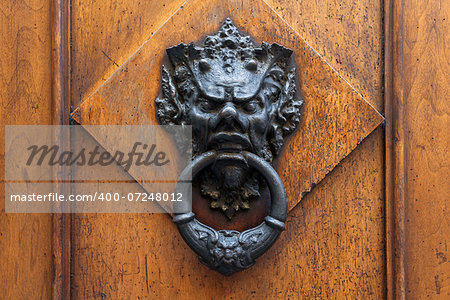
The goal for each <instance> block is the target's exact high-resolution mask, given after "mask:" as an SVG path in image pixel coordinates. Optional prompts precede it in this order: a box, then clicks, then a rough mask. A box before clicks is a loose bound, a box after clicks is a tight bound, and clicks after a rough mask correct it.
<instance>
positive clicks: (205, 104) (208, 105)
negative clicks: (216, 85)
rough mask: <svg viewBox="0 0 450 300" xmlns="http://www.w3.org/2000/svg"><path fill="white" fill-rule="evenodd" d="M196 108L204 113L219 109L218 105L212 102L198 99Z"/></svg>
mask: <svg viewBox="0 0 450 300" xmlns="http://www.w3.org/2000/svg"><path fill="white" fill-rule="evenodd" d="M197 107H198V108H199V109H200V110H201V111H202V112H204V113H210V112H212V111H214V110H216V109H218V108H219V103H217V102H215V101H212V100H208V99H203V98H200V99H198V102H197Z"/></svg>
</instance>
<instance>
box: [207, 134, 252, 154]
mask: <svg viewBox="0 0 450 300" xmlns="http://www.w3.org/2000/svg"><path fill="white" fill-rule="evenodd" d="M227 143H228V144H235V145H236V144H237V145H241V146H242V147H243V148H244V149H249V150H253V144H252V143H251V142H250V139H249V138H248V136H247V135H245V134H242V133H238V132H218V133H215V134H213V135H211V136H210V137H209V139H208V143H207V144H208V146H216V145H221V144H227Z"/></svg>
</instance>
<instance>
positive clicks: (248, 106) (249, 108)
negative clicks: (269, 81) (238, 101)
mask: <svg viewBox="0 0 450 300" xmlns="http://www.w3.org/2000/svg"><path fill="white" fill-rule="evenodd" d="M242 108H243V109H244V111H245V112H246V113H255V112H256V110H257V109H258V108H259V104H258V101H256V100H250V101H248V102H245V103H244V105H243V107H242Z"/></svg>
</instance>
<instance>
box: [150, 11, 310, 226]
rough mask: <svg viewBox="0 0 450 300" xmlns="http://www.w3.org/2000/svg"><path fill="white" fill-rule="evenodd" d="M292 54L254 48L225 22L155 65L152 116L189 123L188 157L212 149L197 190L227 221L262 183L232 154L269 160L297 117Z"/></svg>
mask: <svg viewBox="0 0 450 300" xmlns="http://www.w3.org/2000/svg"><path fill="white" fill-rule="evenodd" d="M291 54H292V51H291V50H289V49H287V48H284V47H283V46H280V45H278V44H271V45H269V44H267V43H262V44H261V45H260V46H256V45H255V44H254V42H253V41H252V40H251V39H250V37H249V36H246V35H243V34H241V33H240V32H239V31H238V29H237V28H236V27H235V26H234V25H233V23H232V22H231V20H230V19H227V20H226V21H225V23H224V24H223V26H222V27H221V28H220V30H219V32H218V33H217V34H216V35H213V36H208V37H206V39H205V40H204V42H203V45H201V46H197V45H195V44H193V43H191V44H189V45H186V44H180V45H177V46H174V47H172V48H169V49H167V55H168V58H169V60H170V63H171V65H170V66H168V68H166V67H164V66H163V70H162V96H161V97H159V98H158V99H157V100H156V103H157V116H158V120H159V121H160V123H161V124H164V125H168V124H175V125H177V124H178V125H181V124H186V125H192V130H193V132H192V137H193V155H194V157H196V156H198V155H200V154H202V153H205V152H206V151H210V150H215V151H216V152H217V153H218V159H217V161H216V163H215V164H214V165H213V166H211V167H209V168H208V169H206V170H204V171H203V172H202V173H201V174H200V175H199V185H200V191H201V194H202V196H204V197H205V198H207V199H209V200H210V206H211V208H215V209H220V210H222V211H223V212H224V213H225V214H226V215H227V216H228V217H229V218H231V217H232V216H233V215H234V214H235V213H236V212H237V211H239V210H241V209H248V208H249V207H250V202H251V201H252V200H254V199H257V198H258V197H259V196H260V191H261V189H262V188H263V187H264V186H265V183H264V182H263V180H262V179H261V177H260V176H259V175H258V173H256V172H254V171H253V170H250V169H249V168H248V166H247V163H246V162H245V160H244V158H243V156H242V155H239V154H240V153H242V151H248V152H251V153H254V154H256V155H258V156H260V157H261V158H263V159H264V160H266V161H267V162H272V160H273V158H274V157H275V156H277V155H278V154H279V152H280V150H281V148H282V146H283V143H284V137H285V136H286V135H288V134H289V133H291V132H292V131H294V130H295V128H296V127H297V125H298V122H299V120H300V109H301V106H302V104H303V102H302V100H301V97H300V96H299V95H298V94H297V91H296V80H295V68H294V62H293V59H292V57H291ZM169 70H170V71H169ZM221 154H224V155H223V156H221ZM227 154H233V155H232V156H231V157H232V159H230V155H227ZM222 157H223V159H221V158H222Z"/></svg>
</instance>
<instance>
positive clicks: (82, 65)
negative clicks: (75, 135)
mask: <svg viewBox="0 0 450 300" xmlns="http://www.w3.org/2000/svg"><path fill="white" fill-rule="evenodd" d="M185 1H186V0H173V1H142V0H131V1H130V0H115V1H109V0H102V1H98V0H83V1H80V0H76V1H75V0H74V1H71V3H72V9H71V13H72V18H71V32H72V34H71V35H72V49H73V51H72V55H71V56H72V61H73V64H72V77H73V79H74V80H73V84H72V89H71V90H72V104H73V105H74V106H75V107H76V106H78V105H79V104H80V102H81V101H82V100H83V99H85V98H86V97H87V96H89V95H90V94H91V93H93V92H94V91H95V90H96V89H97V88H98V87H99V86H100V85H101V84H102V83H103V82H104V81H105V80H106V79H107V78H108V77H109V76H110V75H111V74H112V73H113V72H114V71H116V70H117V69H118V68H119V66H120V65H122V64H123V63H124V62H125V60H126V59H127V58H128V57H130V55H131V54H133V52H135V51H136V50H137V49H138V48H139V47H140V46H141V45H142V44H143V43H144V42H145V41H146V40H147V39H149V38H150V37H151V36H152V35H153V34H154V33H155V32H156V31H157V30H158V28H159V27H160V26H161V25H162V24H163V23H164V22H165V21H166V20H167V19H168V18H169V17H170V15H171V14H172V13H174V12H175V10H176V9H178V8H179V7H180V6H181V5H182V4H183V2H185ZM79 49H84V50H83V51H79ZM87 54H89V55H87Z"/></svg>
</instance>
